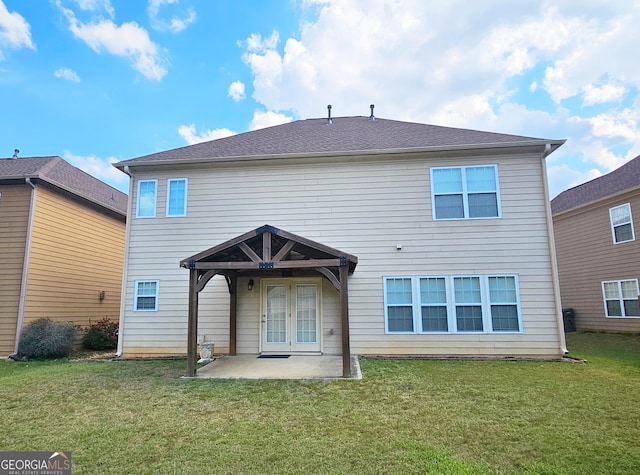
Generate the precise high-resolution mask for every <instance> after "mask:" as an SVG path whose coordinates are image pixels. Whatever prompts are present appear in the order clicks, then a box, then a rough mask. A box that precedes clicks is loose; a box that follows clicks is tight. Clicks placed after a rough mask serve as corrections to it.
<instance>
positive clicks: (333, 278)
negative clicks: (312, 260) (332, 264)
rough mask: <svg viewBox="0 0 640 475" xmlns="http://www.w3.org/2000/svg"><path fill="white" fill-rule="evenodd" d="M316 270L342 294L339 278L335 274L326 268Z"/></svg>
mask: <svg viewBox="0 0 640 475" xmlns="http://www.w3.org/2000/svg"><path fill="white" fill-rule="evenodd" d="M316 270H317V271H318V272H320V273H321V274H322V275H323V276H325V277H326V278H327V279H328V280H329V282H331V283H332V284H333V286H334V287H335V288H336V290H337V291H338V292H340V281H339V280H338V278H337V277H336V275H335V274H334V273H333V272H331V271H330V270H329V269H327V268H326V267H319V268H317V269H316Z"/></svg>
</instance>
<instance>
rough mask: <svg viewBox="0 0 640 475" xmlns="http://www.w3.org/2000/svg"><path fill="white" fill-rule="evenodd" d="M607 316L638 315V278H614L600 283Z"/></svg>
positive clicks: (639, 307)
mask: <svg viewBox="0 0 640 475" xmlns="http://www.w3.org/2000/svg"><path fill="white" fill-rule="evenodd" d="M602 293H603V295H604V307H605V311H606V315H607V317H640V305H639V303H638V280H637V279H631V280H614V281H609V282H603V283H602Z"/></svg>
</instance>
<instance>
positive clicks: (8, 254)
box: [0, 157, 127, 356]
mask: <svg viewBox="0 0 640 475" xmlns="http://www.w3.org/2000/svg"><path fill="white" fill-rule="evenodd" d="M126 210H127V195H126V194H124V193H121V192H120V191H118V190H116V189H114V188H112V187H110V186H109V185H107V184H105V183H103V182H101V181H100V180H97V179H96V178H93V177H92V176H90V175H88V174H86V173H85V172H83V171H81V170H79V169H78V168H75V167H73V166H72V165H70V164H68V163H67V162H66V161H64V160H63V159H62V158H60V157H35V158H16V159H0V355H1V356H7V355H10V354H12V353H14V352H15V350H16V349H17V344H18V338H19V335H20V332H21V330H22V328H23V327H24V325H26V324H27V323H29V322H30V321H32V320H35V319H38V318H42V317H48V318H51V319H54V320H61V321H71V322H74V323H76V324H78V325H88V324H89V322H90V321H92V322H95V321H97V320H99V319H101V318H104V317H108V318H110V319H113V320H116V319H117V318H118V311H119V303H120V289H121V279H122V261H123V257H124V238H125V217H126Z"/></svg>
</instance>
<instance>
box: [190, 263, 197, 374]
mask: <svg viewBox="0 0 640 475" xmlns="http://www.w3.org/2000/svg"><path fill="white" fill-rule="evenodd" d="M197 285H198V270H197V269H190V270H189V317H188V323H187V376H190V377H193V376H195V375H196V364H197V361H198V357H197V354H198V349H197V346H198V290H197V289H196V287H197Z"/></svg>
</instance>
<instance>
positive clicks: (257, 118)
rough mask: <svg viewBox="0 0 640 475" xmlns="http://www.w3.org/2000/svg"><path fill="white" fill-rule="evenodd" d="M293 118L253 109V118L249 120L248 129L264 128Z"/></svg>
mask: <svg viewBox="0 0 640 475" xmlns="http://www.w3.org/2000/svg"><path fill="white" fill-rule="evenodd" d="M292 120H293V118H292V117H288V116H286V115H284V114H278V113H276V112H272V111H266V112H265V111H259V110H257V111H255V112H254V113H253V119H252V120H251V122H249V130H257V129H264V128H265V127H271V126H273V125H280V124H287V123H289V122H291V121H292Z"/></svg>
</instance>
